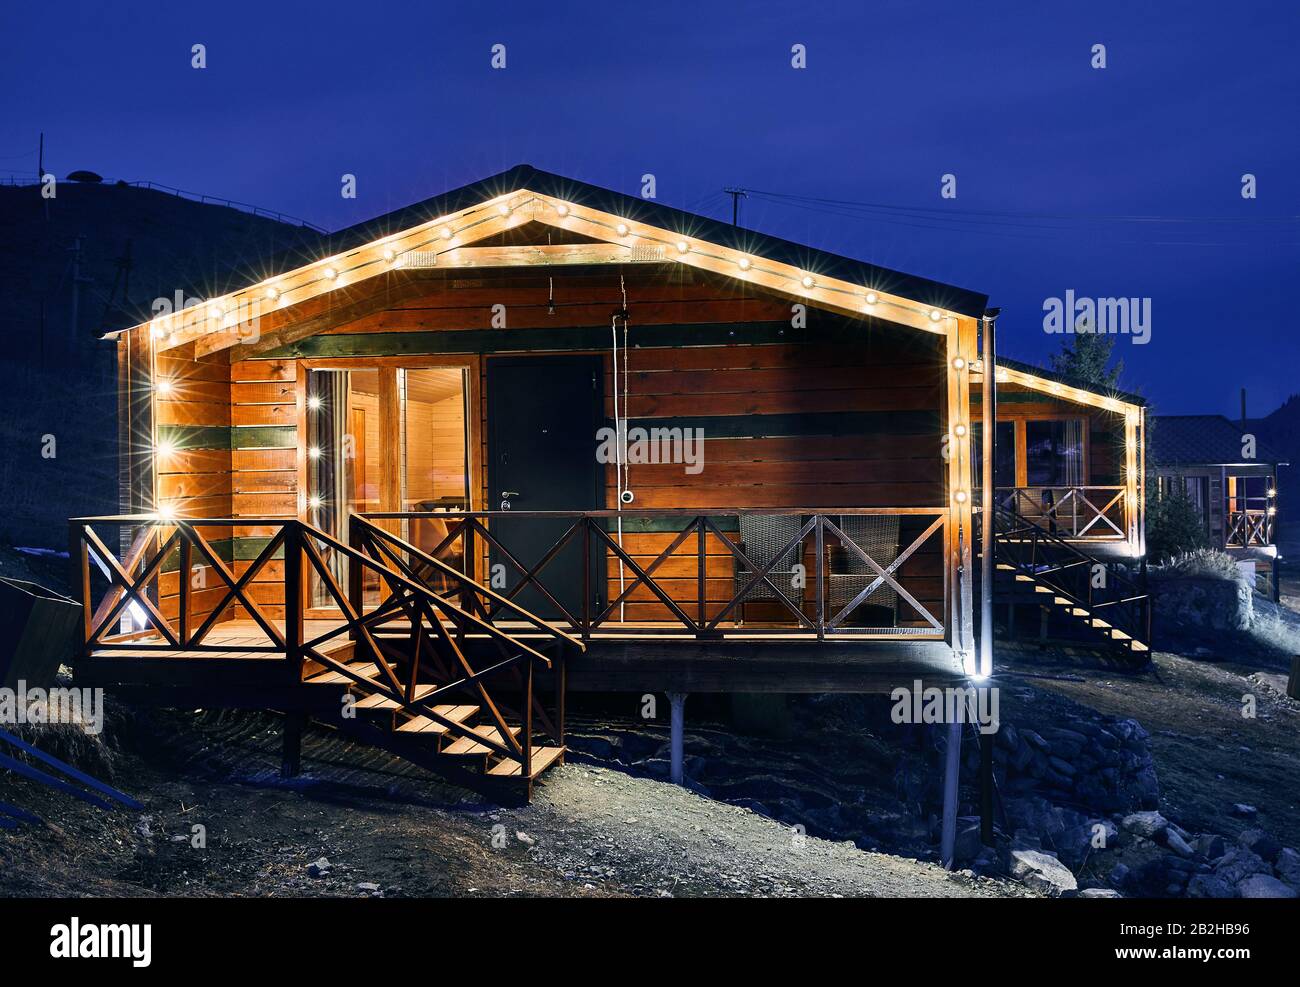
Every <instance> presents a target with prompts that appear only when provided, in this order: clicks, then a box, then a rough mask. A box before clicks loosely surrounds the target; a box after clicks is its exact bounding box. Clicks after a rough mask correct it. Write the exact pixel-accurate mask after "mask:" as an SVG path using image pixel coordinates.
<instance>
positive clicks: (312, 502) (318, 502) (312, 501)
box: [307, 494, 323, 510]
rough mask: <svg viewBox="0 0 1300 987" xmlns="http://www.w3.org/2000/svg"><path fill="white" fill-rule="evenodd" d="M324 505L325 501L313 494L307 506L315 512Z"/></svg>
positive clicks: (308, 499)
mask: <svg viewBox="0 0 1300 987" xmlns="http://www.w3.org/2000/svg"><path fill="white" fill-rule="evenodd" d="M322 503H323V501H322V500H321V499H320V497H318V496H317V495H316V494H312V495H311V496H310V497H309V498H307V506H308V507H310V508H311V509H312V510H315V509H316V508H318V507H320V505H321V504H322Z"/></svg>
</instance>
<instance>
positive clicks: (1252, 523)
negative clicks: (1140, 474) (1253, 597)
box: [1151, 415, 1290, 600]
mask: <svg viewBox="0 0 1300 987" xmlns="http://www.w3.org/2000/svg"><path fill="white" fill-rule="evenodd" d="M1151 436H1152V438H1151V457H1152V459H1153V461H1154V466H1155V476H1156V483H1157V488H1156V494H1157V496H1160V497H1166V496H1169V495H1171V494H1173V493H1178V494H1181V495H1183V496H1185V497H1186V498H1187V499H1188V501H1189V502H1190V503H1191V506H1192V508H1193V509H1194V510H1195V511H1196V513H1197V515H1198V517H1199V519H1200V522H1201V526H1202V529H1203V531H1204V533H1205V537H1206V539H1207V541H1208V543H1209V545H1210V547H1211V548H1216V549H1219V550H1220V551H1223V552H1226V553H1227V554H1228V555H1231V556H1232V557H1233V558H1235V559H1236V560H1237V563H1238V565H1239V566H1241V568H1242V572H1243V575H1244V576H1245V577H1246V578H1247V579H1248V581H1249V582H1250V583H1251V584H1252V585H1253V586H1254V587H1255V589H1256V591H1257V592H1259V593H1261V594H1263V595H1265V596H1269V597H1271V598H1272V599H1274V600H1276V599H1277V598H1278V592H1279V589H1280V583H1279V580H1278V578H1277V570H1278V566H1279V564H1280V561H1281V558H1280V555H1279V553H1278V546H1277V542H1276V531H1277V505H1278V468H1279V467H1281V466H1288V465H1290V464H1289V463H1287V462H1285V458H1286V457H1284V456H1283V455H1282V454H1281V453H1279V452H1276V451H1275V450H1273V449H1271V448H1269V446H1268V445H1267V444H1266V443H1262V442H1259V441H1258V438H1257V436H1256V435H1255V434H1254V432H1253V430H1252V428H1251V427H1250V426H1249V425H1248V424H1247V423H1245V422H1236V423H1234V422H1231V421H1229V420H1228V419H1227V418H1225V417H1224V416H1223V415H1160V416H1158V417H1157V418H1156V419H1155V421H1154V427H1153V428H1152V430H1151Z"/></svg>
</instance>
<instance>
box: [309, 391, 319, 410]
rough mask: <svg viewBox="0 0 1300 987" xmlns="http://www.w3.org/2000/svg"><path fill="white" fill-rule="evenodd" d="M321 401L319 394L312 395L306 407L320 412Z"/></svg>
mask: <svg viewBox="0 0 1300 987" xmlns="http://www.w3.org/2000/svg"><path fill="white" fill-rule="evenodd" d="M320 406H321V399H320V395H319V394H313V395H312V396H311V397H309V398H308V399H307V407H308V408H310V409H311V410H312V411H320Z"/></svg>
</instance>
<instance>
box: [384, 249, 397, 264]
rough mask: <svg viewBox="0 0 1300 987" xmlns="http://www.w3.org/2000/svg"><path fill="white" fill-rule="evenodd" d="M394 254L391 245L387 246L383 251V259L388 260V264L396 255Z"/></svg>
mask: <svg viewBox="0 0 1300 987" xmlns="http://www.w3.org/2000/svg"><path fill="white" fill-rule="evenodd" d="M396 256H397V254H396V253H395V252H394V251H393V248H392V247H388V248H387V249H386V250H385V251H384V260H386V261H388V263H390V264H391V263H392V262H393V258H394V257H396Z"/></svg>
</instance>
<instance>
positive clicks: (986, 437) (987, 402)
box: [977, 308, 998, 846]
mask: <svg viewBox="0 0 1300 987" xmlns="http://www.w3.org/2000/svg"><path fill="white" fill-rule="evenodd" d="M997 322H998V309H995V308H991V309H988V310H986V311H985V313H984V338H983V340H982V342H983V350H984V352H983V365H984V399H983V401H982V410H983V413H984V422H983V429H982V433H983V434H982V435H981V439H982V440H983V441H982V446H983V448H982V450H981V452H982V454H983V455H982V457H981V461H980V464H981V473H983V476H982V477H981V481H980V482H981V487H982V490H981V497H980V513H981V514H982V515H983V517H982V518H981V520H982V521H983V523H982V524H981V525H980V536H981V544H980V642H979V644H980V657H979V668H978V671H979V675H978V676H977V680H978V681H981V682H987V680H988V678H989V676H990V675H992V674H993V580H994V578H995V577H996V570H995V565H996V561H997V559H996V553H997V539H996V538H995V537H994V536H995V534H996V532H995V530H994V527H995V525H996V521H995V519H994V516H993V504H994V499H995V498H994V494H995V492H996V491H995V490H994V487H993V484H994V482H995V477H996V476H997V470H996V469H995V468H994V465H995V457H996V456H997V421H998V384H997V381H998V366H997V345H996V341H995V336H996V333H997ZM983 689H984V691H985V692H987V690H988V689H989V686H987V685H985V686H984V687H983ZM980 708H981V709H991V708H992V707H991V706H989V705H983V706H981V707H980ZM980 842H981V843H983V844H984V845H985V846H992V845H993V734H991V733H984V732H982V731H981V733H980Z"/></svg>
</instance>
